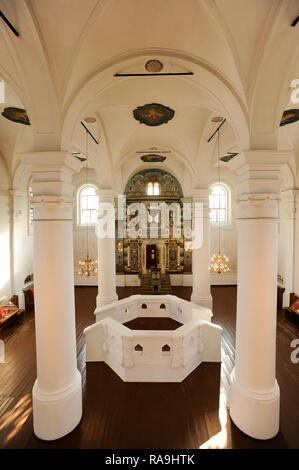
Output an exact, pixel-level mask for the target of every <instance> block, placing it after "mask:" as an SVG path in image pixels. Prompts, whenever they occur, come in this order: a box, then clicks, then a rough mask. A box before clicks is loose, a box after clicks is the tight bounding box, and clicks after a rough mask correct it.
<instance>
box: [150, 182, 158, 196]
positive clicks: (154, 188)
mask: <svg viewBox="0 0 299 470" xmlns="http://www.w3.org/2000/svg"><path fill="white" fill-rule="evenodd" d="M147 195H148V196H159V195H160V185H159V183H148V185H147Z"/></svg>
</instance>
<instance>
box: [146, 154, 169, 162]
mask: <svg viewBox="0 0 299 470" xmlns="http://www.w3.org/2000/svg"><path fill="white" fill-rule="evenodd" d="M140 158H141V160H142V161H144V162H145V163H156V162H164V160H166V157H162V155H154V154H150V155H143V156H142V157H140Z"/></svg>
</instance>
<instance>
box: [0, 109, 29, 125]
mask: <svg viewBox="0 0 299 470" xmlns="http://www.w3.org/2000/svg"><path fill="white" fill-rule="evenodd" d="M1 114H2V116H4V117H6V119H9V120H10V121H13V122H18V123H19V124H25V125H26V126H30V121H29V118H28V114H27V113H26V111H25V109H21V108H12V107H8V108H4V110H3V111H2V113H1Z"/></svg>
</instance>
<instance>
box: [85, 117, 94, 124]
mask: <svg viewBox="0 0 299 470" xmlns="http://www.w3.org/2000/svg"><path fill="white" fill-rule="evenodd" d="M84 121H85V122H89V123H90V124H93V123H94V122H96V118H94V117H92V116H87V117H86V118H84Z"/></svg>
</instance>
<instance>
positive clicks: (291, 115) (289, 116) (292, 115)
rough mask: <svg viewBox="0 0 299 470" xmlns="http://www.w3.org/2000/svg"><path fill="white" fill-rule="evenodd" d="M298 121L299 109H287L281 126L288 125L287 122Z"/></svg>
mask: <svg viewBox="0 0 299 470" xmlns="http://www.w3.org/2000/svg"><path fill="white" fill-rule="evenodd" d="M296 121H299V109H286V110H285V111H284V112H283V115H282V118H281V121H280V126H286V125H287V124H292V123H293V122H296Z"/></svg>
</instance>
